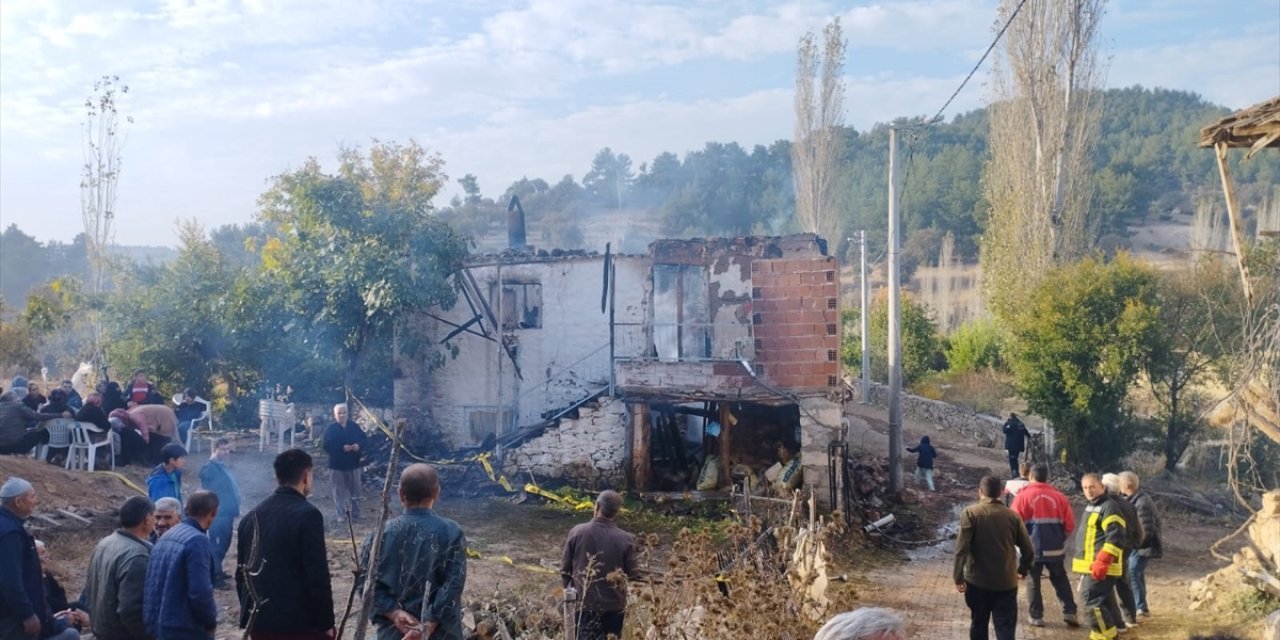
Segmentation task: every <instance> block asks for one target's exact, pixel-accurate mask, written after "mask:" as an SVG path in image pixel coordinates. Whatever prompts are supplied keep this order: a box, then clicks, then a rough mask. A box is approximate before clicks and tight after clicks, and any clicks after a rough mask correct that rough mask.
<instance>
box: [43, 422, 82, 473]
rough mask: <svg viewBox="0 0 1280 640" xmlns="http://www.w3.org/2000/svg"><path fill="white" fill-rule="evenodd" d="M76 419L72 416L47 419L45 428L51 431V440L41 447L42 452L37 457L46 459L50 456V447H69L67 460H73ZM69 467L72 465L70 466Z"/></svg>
mask: <svg viewBox="0 0 1280 640" xmlns="http://www.w3.org/2000/svg"><path fill="white" fill-rule="evenodd" d="M75 425H76V421H75V420H72V419H70V418H54V419H52V420H46V421H45V423H44V428H45V430H47V431H48V432H49V442H47V443H45V444H44V445H41V446H40V447H39V449H40V452H39V455H37V456H36V457H37V458H39V459H41V460H44V459H47V458H48V456H49V450H50V449H67V461H68V462H70V460H71V432H72V430H74V429H75ZM67 468H68V469H70V468H71V467H70V466H68V467H67Z"/></svg>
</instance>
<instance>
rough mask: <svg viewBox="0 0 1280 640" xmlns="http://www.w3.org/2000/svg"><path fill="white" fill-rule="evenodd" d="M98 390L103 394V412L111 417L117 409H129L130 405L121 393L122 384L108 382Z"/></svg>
mask: <svg viewBox="0 0 1280 640" xmlns="http://www.w3.org/2000/svg"><path fill="white" fill-rule="evenodd" d="M98 386H99V387H101V389H99V390H98V392H99V393H101V394H102V410H103V411H106V412H107V415H111V412H112V411H115V410H116V409H128V408H129V403H128V402H126V401H125V399H124V392H122V391H120V383H119V382H115V381H112V380H108V381H107V382H104V383H102V384H100V385H98Z"/></svg>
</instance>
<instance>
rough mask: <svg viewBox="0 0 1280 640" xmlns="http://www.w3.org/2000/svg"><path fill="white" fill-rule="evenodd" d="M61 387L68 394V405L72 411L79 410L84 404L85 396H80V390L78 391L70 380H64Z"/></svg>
mask: <svg viewBox="0 0 1280 640" xmlns="http://www.w3.org/2000/svg"><path fill="white" fill-rule="evenodd" d="M61 389H62V392H63V393H65V394H67V406H68V407H71V410H72V411H79V410H80V408H81V407H83V406H84V398H81V397H80V392H79V391H76V386H75V385H74V384H72V383H71V381H70V380H63V381H62V387H61ZM49 395H53V394H52V393H50V394H49Z"/></svg>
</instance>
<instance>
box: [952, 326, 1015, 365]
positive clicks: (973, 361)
mask: <svg viewBox="0 0 1280 640" xmlns="http://www.w3.org/2000/svg"><path fill="white" fill-rule="evenodd" d="M1003 351H1004V337H1003V335H1001V333H1000V328H999V327H997V326H996V322H995V320H994V319H992V318H980V319H977V320H972V321H970V322H967V323H965V324H963V325H960V326H959V327H956V329H955V331H953V332H951V336H950V338H949V339H948V346H947V349H946V353H947V368H948V370H949V371H951V372H953V373H961V372H964V371H981V370H983V369H1002V368H1004V355H1003Z"/></svg>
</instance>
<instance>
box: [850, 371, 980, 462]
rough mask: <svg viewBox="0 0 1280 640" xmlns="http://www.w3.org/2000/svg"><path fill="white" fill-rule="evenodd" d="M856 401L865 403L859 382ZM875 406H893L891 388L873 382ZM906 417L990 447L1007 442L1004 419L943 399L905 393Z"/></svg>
mask: <svg viewBox="0 0 1280 640" xmlns="http://www.w3.org/2000/svg"><path fill="white" fill-rule="evenodd" d="M853 400H854V401H855V402H857V401H860V400H862V385H861V384H859V383H858V381H856V380H855V381H854V383H853ZM871 404H874V405H876V406H879V407H887V406H889V387H888V385H883V384H877V383H875V382H873V383H871ZM902 416H903V417H904V418H910V419H912V420H919V421H920V422H927V423H929V424H933V425H937V426H938V428H939V429H942V430H944V431H954V432H957V433H961V434H964V435H966V436H969V437H970V438H973V439H974V440H977V441H979V442H982V443H987V444H988V445H990V446H998V445H999V444H1000V443H1001V442H1003V436H1002V435H1001V431H1000V425H1002V424H1004V420H1003V419H1001V418H997V417H995V416H989V415H986V414H982V413H977V412H975V411H974V410H972V409H968V408H966V407H961V406H958V405H954V404H948V403H946V402H942V401H941V400H930V399H929V398H921V397H920V396H913V395H911V394H909V393H903V394H902Z"/></svg>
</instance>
